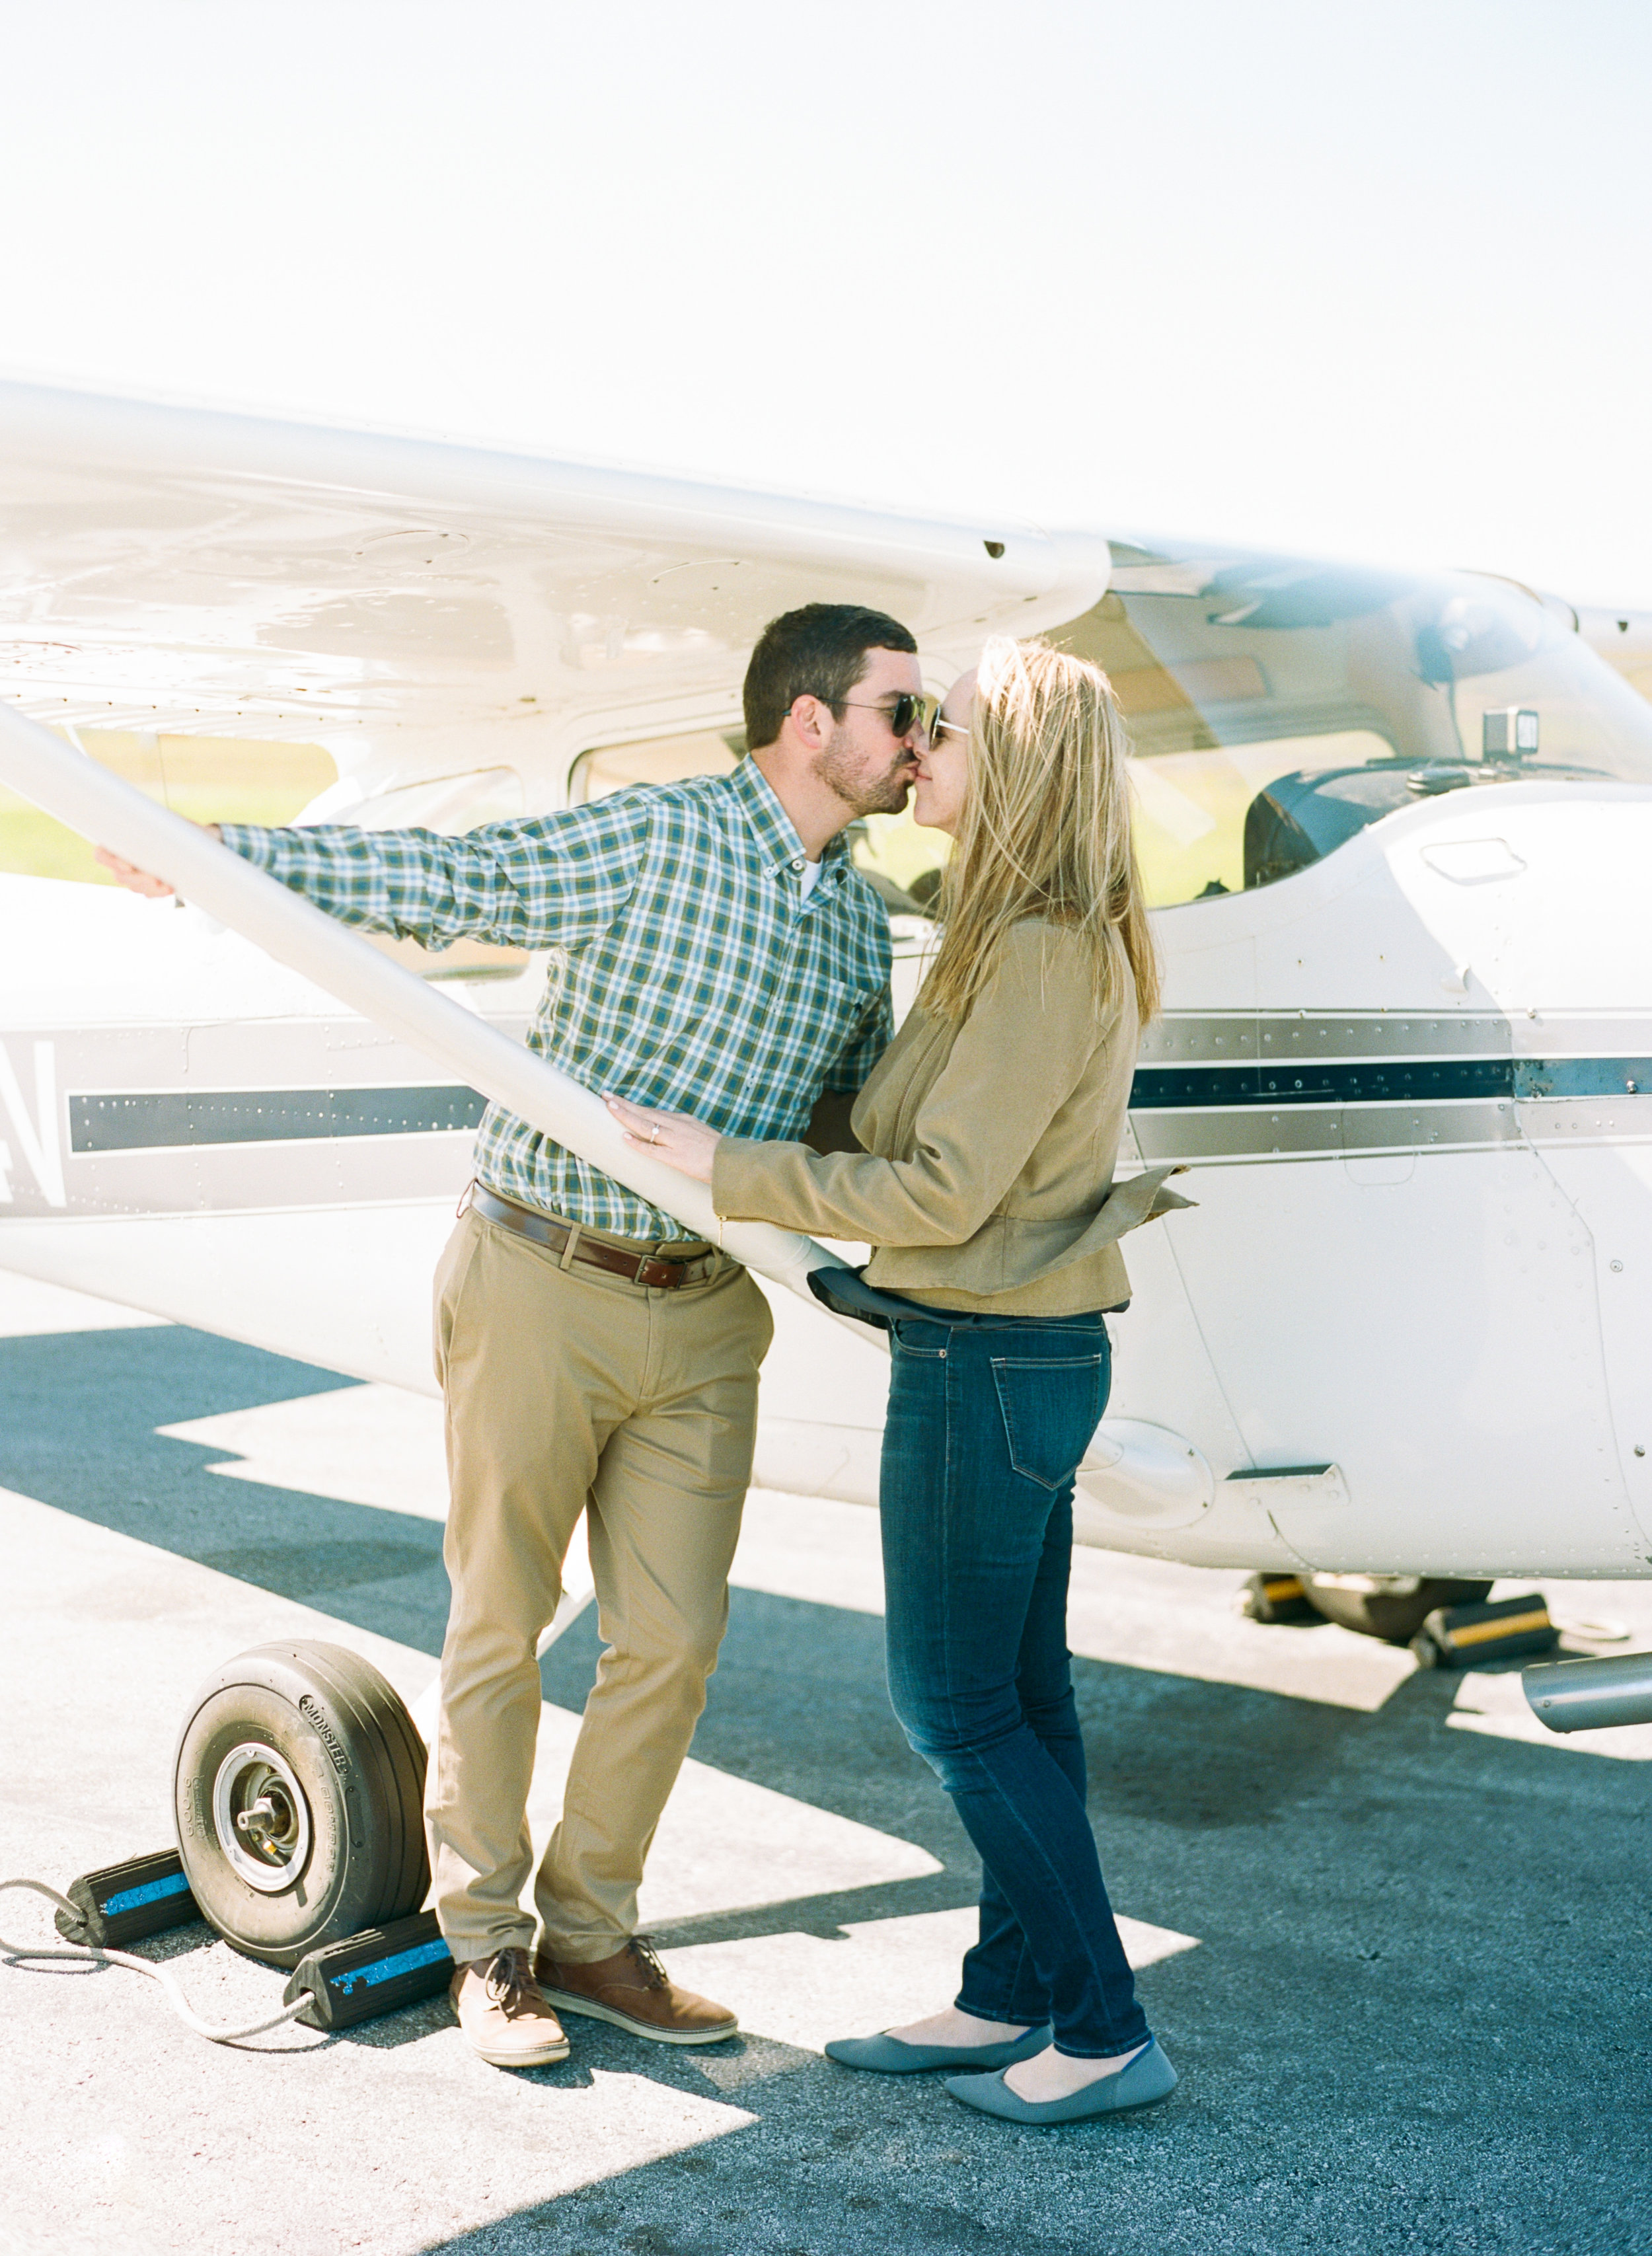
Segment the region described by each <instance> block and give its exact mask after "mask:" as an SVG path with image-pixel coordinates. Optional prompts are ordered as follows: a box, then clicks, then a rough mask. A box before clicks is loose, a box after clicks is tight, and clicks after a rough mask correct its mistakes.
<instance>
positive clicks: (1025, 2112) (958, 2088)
mask: <svg viewBox="0 0 1652 2256" xmlns="http://www.w3.org/2000/svg"><path fill="white" fill-rule="evenodd" d="M1005 2065H1006V2067H1013V2065H1014V2063H1013V2062H1006V2063H1005ZM1179 2081H1180V2078H1179V2077H1178V2076H1177V2075H1176V2072H1175V2069H1173V2068H1172V2067H1171V2065H1170V2063H1169V2062H1168V2060H1167V2059H1166V2058H1165V2056H1164V2055H1163V2054H1162V2053H1161V2051H1160V2049H1159V2044H1158V2040H1157V2038H1155V2037H1149V2038H1148V2040H1147V2048H1146V2049H1145V2051H1142V2052H1139V2053H1138V2054H1137V2055H1136V2056H1135V2058H1134V2059H1133V2061H1132V2062H1131V2063H1130V2065H1129V2067H1128V2068H1121V2069H1119V2073H1118V2075H1117V2076H1103V2077H1102V2078H1101V2080H1100V2082H1099V2083H1090V2084H1086V2085H1085V2087H1084V2090H1082V2091H1073V2092H1070V2093H1069V2094H1068V2096H1067V2097H1066V2098H1065V2099H1042V2100H1035V2099H1023V2098H1021V2097H1020V2095H1019V2094H1018V2093H1016V2092H1013V2091H1012V2090H1010V2089H1009V2087H1008V2085H1007V2084H1006V2083H1005V2081H1004V2076H1003V2071H1002V2070H1001V2069H1000V2070H999V2073H998V2074H997V2075H996V2076H948V2078H947V2090H949V2091H950V2093H951V2095H952V2097H953V2098H954V2099H960V2100H962V2101H963V2103H964V2105H965V2106H966V2107H976V2108H978V2109H979V2110H980V2111H981V2113H982V2114H983V2115H999V2116H1001V2117H1002V2118H1003V2119H1004V2121H1005V2122H1006V2123H1027V2124H1032V2125H1038V2124H1054V2123H1082V2122H1084V2121H1085V2120H1087V2119H1089V2118H1090V2117H1091V2116H1094V2115H1124V2114H1127V2113H1128V2112H1129V2111H1130V2110H1131V2109H1132V2108H1133V2107H1152V2106H1154V2105H1155V2104H1157V2102H1158V2101H1160V2100H1161V2099H1168V2097H1170V2094H1171V2093H1172V2092H1173V2091H1174V2090H1175V2088H1176V2085H1177V2083H1178V2082H1179Z"/></svg>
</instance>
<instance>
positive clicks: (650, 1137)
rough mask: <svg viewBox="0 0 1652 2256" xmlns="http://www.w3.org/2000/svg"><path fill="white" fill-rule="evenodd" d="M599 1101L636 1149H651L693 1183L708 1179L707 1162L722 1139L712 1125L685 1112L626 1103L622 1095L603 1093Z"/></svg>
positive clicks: (703, 1181) (709, 1178)
mask: <svg viewBox="0 0 1652 2256" xmlns="http://www.w3.org/2000/svg"><path fill="white" fill-rule="evenodd" d="M603 1103H604V1104H605V1105H606V1106H607V1107H608V1110H610V1112H611V1113H612V1115H613V1117H614V1118H615V1119H616V1120H617V1121H618V1123H619V1125H620V1126H621V1127H622V1128H623V1129H624V1130H625V1141H626V1142H627V1143H628V1144H634V1145H635V1146H637V1149H638V1150H639V1152H652V1153H653V1155H654V1157H655V1159H657V1160H664V1161H665V1163H666V1165H667V1167H677V1168H680V1169H681V1172H682V1173H683V1174H685V1175H692V1176H693V1178H694V1180H695V1182H697V1183H709V1182H710V1180H711V1162H712V1160H714V1159H715V1158H716V1156H717V1146H718V1144H719V1143H720V1142H721V1141H722V1139H721V1137H719V1136H718V1134H717V1130H716V1129H715V1128H708V1127H706V1126H705V1125H704V1124H703V1123H702V1122H701V1121H698V1120H695V1119H692V1118H691V1117H689V1115H688V1113H686V1112H650V1111H649V1110H648V1109H647V1108H646V1105H641V1104H627V1103H626V1102H625V1098H624V1097H623V1096H604V1099H603Z"/></svg>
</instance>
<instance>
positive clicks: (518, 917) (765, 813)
mask: <svg viewBox="0 0 1652 2256" xmlns="http://www.w3.org/2000/svg"><path fill="white" fill-rule="evenodd" d="M222 835H223V842H224V843H225V845H226V846H229V847H231V848H232V849H233V850H235V852H236V853H237V854H240V855H242V856H243V857H244V858H245V859H246V860H248V861H249V862H255V863H257V864H258V866H259V867H260V868H261V869H265V870H267V871H269V872H270V874H271V875H272V877H275V878H279V879H280V881H281V883H282V884H283V885H290V886H291V887H292V888H293V891H294V892H300V893H303V894H304V895H306V897H307V899H310V900H312V901H314V903H315V904H316V906H318V907H319V908H323V909H325V910H326V911H327V912H328V914H329V915H330V916H335V917H336V918H337V919H338V920H339V921H340V922H341V923H342V924H350V925H360V926H364V927H366V928H367V929H368V930H370V931H375V932H392V933H397V934H400V935H402V936H403V937H404V938H406V939H412V940H416V941H420V942H421V943H422V944H423V945H424V946H425V947H427V948H445V947H446V946H448V943H449V942H450V941H455V940H458V939H460V938H461V937H462V936H465V935H469V936H470V937H472V938H475V939H478V940H491V941H500V942H504V943H505V944H506V945H510V946H515V947H519V948H545V949H548V950H549V951H550V952H551V964H550V977H549V980H548V982H547V986H546V991H545V995H544V998H543V1000H542V1001H541V1002H540V1005H539V1009H538V1011H537V1012H536V1013H535V1015H534V1019H533V1026H532V1028H531V1029H530V1031H529V1034H528V1040H529V1043H530V1044H531V1046H532V1047H533V1048H534V1049H536V1050H538V1051H539V1052H540V1054H541V1055H543V1056H545V1057H547V1058H549V1059H550V1060H551V1061H552V1062H553V1063H554V1064H556V1065H558V1066H560V1067H561V1068H562V1070H563V1072H564V1073H567V1074H570V1075H572V1076H573V1078H574V1079H575V1081H577V1082H582V1084H583V1085H584V1087H586V1088H587V1089H596V1090H597V1091H599V1092H606V1093H611V1094H613V1095H615V1096H626V1097H629V1098H631V1099H632V1102H633V1103H638V1104H646V1105H651V1106H655V1107H659V1108H662V1109H665V1110H672V1111H680V1112H690V1113H692V1114H693V1115H694V1116H695V1118H696V1119H699V1120H703V1121H704V1122H705V1123H706V1124H707V1125H708V1126H710V1127H712V1128H716V1129H718V1130H720V1131H721V1132H724V1134H727V1135H733V1136H750V1137H760V1138H770V1139H773V1138H778V1139H783V1140H787V1141H796V1140H797V1139H799V1138H800V1137H801V1134H802V1132H803V1130H804V1128H805V1126H806V1125H807V1124H808V1116H809V1113H810V1111H811V1110H813V1107H814V1104H815V1099H816V1098H817V1097H818V1096H821V1094H822V1092H823V1091H829V1092H832V1093H843V1092H845V1091H849V1090H852V1089H858V1088H859V1087H860V1085H861V1083H862V1082H864V1081H865V1078H866V1076H867V1075H868V1074H869V1073H870V1072H871V1070H872V1067H873V1065H875V1064H876V1062H877V1061H878V1059H879V1056H880V1055H881V1054H882V1052H883V1050H884V1049H885V1047H886V1045H887V1043H888V1041H889V1038H890V1035H891V1033H892V1032H893V1012H892V1010H891V1006H890V999H889V965H890V945H889V922H888V918H887V916H886V913H885V910H884V907H883V904H882V903H881V902H880V901H879V899H878V897H877V895H876V894H875V893H874V892H872V888H871V886H870V885H867V883H866V881H865V878H862V877H861V875H860V874H859V872H858V871H857V870H856V869H855V868H854V865H853V864H852V863H851V860H850V858H849V852H848V849H847V847H846V846H845V844H844V841H843V839H842V838H841V837H840V838H836V839H834V840H833V841H832V842H831V843H830V845H829V846H828V847H827V849H826V850H825V852H824V854H823V855H822V866H821V871H820V875H819V877H818V878H817V879H816V881H815V886H814V889H813V891H812V892H811V893H810V894H809V895H808V899H805V898H804V896H803V890H802V880H803V869H804V855H803V848H802V843H801V840H800V839H799V837H798V835H797V833H796V831H795V829H794V828H793V826H792V823H791V821H789V819H788V818H787V814H786V811H785V809H784V808H783V807H781V805H780V800H778V799H777V798H776V797H775V795H774V793H773V790H772V788H771V787H770V786H769V783H768V780H767V779H766V777H765V776H764V774H763V772H762V771H761V769H760V768H759V767H758V766H757V765H756V763H755V762H754V761H752V760H750V759H744V760H742V761H741V762H740V763H739V765H738V766H737V767H736V769H735V771H734V772H733V773H732V775H727V776H698V777H695V778H694V779H692V780H691V781H689V782H687V783H679V784H667V785H663V786H656V785H640V786H635V787H633V788H632V789H631V790H628V791H621V792H616V793H613V795H612V796H611V797H610V798H606V799H601V800H595V801H593V802H592V804H591V805H589V806H588V807H568V808H564V809H562V810H561V811H560V812H558V813H556V814H544V815H539V816H536V817H534V818H533V819H532V820H531V821H522V822H496V823H491V824H489V825H488V826H486V827H485V828H483V829H480V830H473V831H471V832H470V833H469V835H467V836H464V837H461V838H448V837H443V836H441V835H439V834H438V833H436V832H434V831H430V830H355V829H342V828H328V827H325V826H318V827H316V828H313V829H283V830H269V829H264V828H259V827H258V826H255V825H253V824H250V823H240V822H226V823H224V824H223V825H222ZM476 1167H477V1176H478V1178H479V1179H480V1180H481V1181H483V1182H484V1183H486V1184H487V1185H488V1186H489V1187H490V1188H491V1189H493V1190H495V1191H497V1192H498V1193H499V1195H501V1196H502V1197H505V1198H511V1199H516V1200H518V1201H519V1202H521V1203H522V1204H524V1205H526V1206H532V1207H538V1208H540V1209H547V1210H548V1211H550V1212H552V1213H554V1214H559V1215H563V1216H567V1217H568V1220H570V1221H572V1222H577V1223H580V1224H581V1225H582V1227H583V1228H586V1229H590V1230H607V1231H610V1232H611V1233H612V1234H613V1235H615V1236H618V1237H633V1238H681V1237H687V1236H688V1232H687V1231H686V1230H684V1229H683V1227H682V1225H681V1223H678V1222H676V1221H674V1219H673V1217H672V1216H670V1215H667V1214H664V1213H662V1212H661V1211H660V1209H659V1208H658V1207H654V1206H651V1205H649V1204H648V1202H647V1201H646V1200H645V1199H640V1198H639V1197H638V1196H637V1195H636V1194H635V1192H633V1191H629V1190H627V1189H626V1188H625V1186H624V1185H623V1184H622V1183H618V1182H616V1181H614V1179H613V1177H612V1176H611V1175H607V1174H604V1173H603V1172H602V1170H601V1169H600V1168H599V1167H592V1166H591V1165H590V1164H589V1161H587V1160H580V1159H576V1158H575V1156H574V1154H573V1153H571V1152H568V1151H565V1150H564V1149H563V1148H562V1146H561V1145H560V1144H554V1143H553V1142H551V1140H550V1139H549V1138H548V1137H546V1136H542V1135H541V1134H540V1132H539V1131H538V1129H536V1128H532V1127H530V1126H529V1124H528V1123H527V1122H526V1120H523V1119H521V1118H520V1117H519V1116H518V1115H517V1114H516V1113H513V1112H509V1111H506V1110H505V1108H504V1107H503V1106H502V1105H498V1104H491V1105H490V1106H489V1107H488V1109H487V1110H486V1112H485V1113H484V1116H483V1119H482V1125H481V1128H480V1129H479V1131H478V1132H477V1156H476Z"/></svg>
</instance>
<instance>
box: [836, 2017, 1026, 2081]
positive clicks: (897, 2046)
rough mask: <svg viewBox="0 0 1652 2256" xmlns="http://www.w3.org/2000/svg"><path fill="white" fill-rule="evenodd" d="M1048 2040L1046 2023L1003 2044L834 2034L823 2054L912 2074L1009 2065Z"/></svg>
mask: <svg viewBox="0 0 1652 2256" xmlns="http://www.w3.org/2000/svg"><path fill="white" fill-rule="evenodd" d="M1048 2042H1049V2027H1048V2023H1046V2025H1045V2026H1044V2027H1041V2028H1036V2029H1028V2030H1027V2034H1026V2035H1025V2036H1020V2037H1011V2038H1009V2039H1008V2040H1007V2041H1006V2042H1005V2043H1003V2044H989V2045H914V2044H907V2043H905V2042H903V2041H902V2040H901V2039H900V2037H892V2036H888V2035H879V2036H875V2037H834V2038H833V2039H832V2041H831V2042H830V2044H829V2045H828V2046H827V2048H826V2057H827V2059H828V2060H835V2061H837V2062H839V2063H840V2064H841V2065H842V2066H843V2067H844V2068H869V2069H872V2071H873V2073H874V2074H876V2075H878V2076H916V2075H917V2074H918V2073H919V2072H920V2071H921V2069H926V2068H1013V2067H1014V2065H1015V2063H1016V2062H1017V2061H1018V2060H1031V2058H1032V2057H1033V2055H1034V2053H1035V2052H1042V2051H1043V2049H1044V2048H1045V2046H1046V2045H1047V2044H1048Z"/></svg>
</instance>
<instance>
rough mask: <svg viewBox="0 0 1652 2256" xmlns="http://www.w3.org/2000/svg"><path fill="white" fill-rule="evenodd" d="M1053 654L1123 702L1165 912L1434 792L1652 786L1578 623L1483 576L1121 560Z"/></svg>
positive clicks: (1297, 858) (1316, 854)
mask: <svg viewBox="0 0 1652 2256" xmlns="http://www.w3.org/2000/svg"><path fill="white" fill-rule="evenodd" d="M1050 639H1051V640H1052V641H1053V642H1055V643H1057V644H1059V645H1061V646H1062V647H1063V648H1065V649H1068V650H1073V651H1077V652H1080V653H1081V654H1082V655H1083V656H1084V657H1085V658H1089V659H1094V660H1095V662H1096V663H1097V664H1098V666H1102V667H1103V668H1104V669H1105V672H1106V673H1107V675H1108V677H1109V679H1110V680H1112V686H1113V687H1114V689H1115V691H1116V692H1117V693H1118V696H1119V702H1120V704H1121V705H1122V707H1123V709H1124V714H1125V718H1126V722H1127V723H1128V725H1129V729H1130V734H1131V737H1132V740H1133V752H1134V758H1133V760H1132V762H1131V770H1132V779H1133V783H1134V786H1135V794H1136V841H1137V851H1138V854H1139V856H1140V862H1141V868H1142V876H1143V879H1144V881H1145V883H1146V885H1147V898H1148V899H1149V900H1150V901H1151V902H1152V904H1153V905H1154V906H1155V907H1161V908H1162V907H1168V906H1172V905H1174V904H1175V903H1177V902H1181V901H1189V900H1195V899H1204V898H1207V897H1210V896H1212V895H1215V894H1220V893H1228V892H1240V891H1242V890H1243V889H1244V888H1246V887H1247V886H1253V885H1271V884H1273V883H1274V882H1275V881H1276V880H1278V879H1279V878H1284V877H1288V876H1290V875H1291V873H1292V872H1293V871H1296V870H1300V869H1304V868H1306V867H1307V866H1308V864H1310V863H1311V862H1314V861H1317V860H1318V859H1319V858H1320V857H1322V856H1323V855H1324V854H1327V853H1330V852H1331V851H1332V850H1334V849H1335V848H1336V847H1337V846H1339V845H1340V844H1341V843H1342V842H1343V841H1344V840H1345V839H1346V838H1350V837H1352V835H1354V834H1355V832H1356V831H1358V830H1359V829H1361V828H1364V827H1365V826H1366V824H1367V823H1370V822H1375V821H1380V819H1381V817H1382V816H1383V815H1385V814H1392V813H1393V812H1394V811H1395V809H1397V808H1399V807H1408V806H1415V803H1416V801H1417V800H1419V799H1420V798H1427V797H1432V796H1434V795H1435V794H1436V793H1443V792H1449V791H1461V790H1477V789H1480V788H1483V787H1486V786H1493V785H1495V784H1497V783H1500V782H1506V781H1508V780H1510V779H1518V778H1520V777H1522V776H1543V777H1545V778H1556V777H1575V778H1583V779H1588V778H1594V779H1608V780H1611V781H1613V782H1619V783H1641V784H1652V705H1648V703H1647V702H1646V701H1645V700H1644V699H1642V698H1641V697H1638V696H1637V695H1636V694H1635V693H1634V690H1633V689H1632V688H1631V687H1629V685H1628V684H1627V682H1626V681H1625V680H1622V678H1621V677H1620V675H1619V674H1617V673H1614V672H1613V669H1612V668H1611V667H1610V666H1606V664H1605V663H1604V662H1603V661H1602V659H1599V657H1598V656H1597V655H1596V653H1595V652H1593V651H1592V650H1591V649H1590V648H1589V647H1588V645H1586V644H1585V643H1584V642H1583V641H1581V640H1580V639H1579V638H1578V635H1577V634H1576V633H1575V632H1574V631H1572V626H1571V613H1570V612H1567V614H1566V615H1565V617H1564V620H1563V619H1562V618H1561V617H1557V616H1556V615H1555V614H1554V613H1551V612H1550V610H1547V609H1546V608H1545V607H1544V605H1543V603H1541V602H1540V601H1539V600H1538V598H1537V597H1536V596H1533V595H1531V594H1529V593H1528V591H1527V590H1526V589H1522V588H1519V587H1516V586H1515V585H1514V584H1513V583H1512V582H1506V581H1500V580H1496V579H1493V578H1489V577H1485V576H1482V575H1479V574H1475V573H1467V572H1460V573H1437V574H1426V575H1424V574H1415V573H1400V572H1387V571H1367V570H1362V569H1359V568H1356V567H1352V566H1347V565H1339V564H1325V563H1317V562H1312V561H1308V560H1302V559H1299V558H1293V557H1283V556H1265V555H1258V554H1246V553H1241V552H1239V551H1235V550H1231V549H1230V550H1218V549H1215V548H1192V547H1186V548H1168V547H1163V546H1153V547H1147V546H1140V545H1134V544H1130V543H1125V542H1115V543H1114V544H1113V575H1112V585H1111V587H1110V588H1109V590H1108V593H1107V595H1106V596H1105V598H1104V599H1103V601H1102V602H1101V603H1098V604H1097V606H1096V608H1095V609H1094V610H1091V611H1088V612H1086V613H1085V615H1084V617H1083V618H1080V619H1076V620H1075V621H1074V622H1073V623H1072V624H1071V625H1070V626H1068V627H1065V628H1063V629H1062V630H1060V631H1058V632H1057V633H1055V634H1054V635H1052V636H1051V638H1050ZM1534 715H1535V716H1536V719H1535V720H1534V719H1533V718H1532V717H1531V716H1534Z"/></svg>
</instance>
